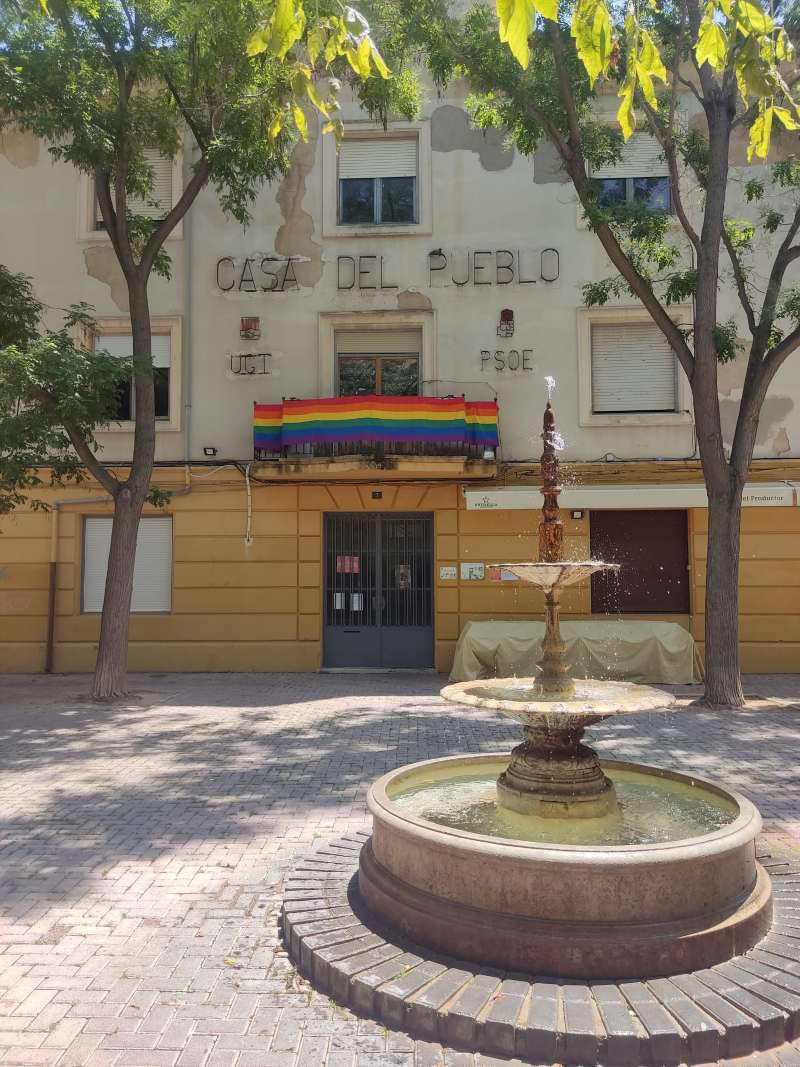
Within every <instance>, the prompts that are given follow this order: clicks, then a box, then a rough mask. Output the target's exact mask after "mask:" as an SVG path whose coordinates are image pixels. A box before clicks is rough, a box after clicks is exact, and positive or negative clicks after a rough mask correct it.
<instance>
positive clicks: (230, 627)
mask: <svg viewBox="0 0 800 1067" xmlns="http://www.w3.org/2000/svg"><path fill="white" fill-rule="evenodd" d="M195 473H196V474H198V475H203V476H202V477H197V478H195V479H194V480H193V482H192V490H191V492H190V493H189V494H187V495H179V496H174V497H173V498H172V500H171V501H170V504H169V508H168V513H169V514H171V515H172V516H173V590H172V612H171V613H170V614H165V615H134V616H133V617H132V619H131V627H130V638H131V640H130V655H129V665H130V668H131V669H132V670H155V671H162V670H163V671H166V670H186V671H203V670H208V671H240V670H241V671H274V670H316V669H318V668H319V667H320V666H321V662H322V646H321V639H322V634H321V616H322V569H323V568H322V551H323V544H322V534H323V516H324V514H325V513H326V512H329V511H331V512H332V511H409V512H414V511H420V512H431V513H433V515H434V530H435V546H436V547H435V554H436V558H435V576H436V585H435V605H434V606H435V636H436V658H435V662H436V666H437V668H438V669H439V670H442V671H447V670H449V667H450V664H451V661H452V656H453V651H454V649H455V644H456V641H457V639H458V635H459V633H460V631H461V628H462V627H463V626H464V624H465V623H466V622H468V621H469V620H470V619H481V618H484V619H490V618H493V619H498V618H499V619H502V618H509V619H515V618H530V617H531V616H534V617H536V616H540V615H541V611H542V597H541V593H540V592H539V591H538V590H535V589H531V588H527V587H525V586H522V585H519V584H517V583H505V582H503V583H500V582H495V581H492V580H491V579H490V578H489V577H488V574H487V576H486V577H485V578H484V579H483V580H482V581H466V580H462V579H461V578H460V575H459V577H458V578H457V579H456V580H450V579H442V578H440V576H439V574H440V570H439V569H440V567H442V566H447V565H449V566H455V567H458V565H459V564H460V563H461V562H478V563H484V564H490V563H503V562H511V561H515V560H517V561H518V560H525V559H530V558H535V553H536V551H537V537H536V529H537V525H538V521H539V516H538V514H537V513H532V512H524V511H466V510H465V508H464V503H463V497H462V494H461V491H460V487H459V486H458V485H456V484H452V483H451V484H441V483H439V484H436V483H429V484H410V483H409V484H397V483H387V482H385V481H384V482H381V483H375V484H341V485H335V484H329V485H321V484H308V485H262V484H258V483H254V484H253V488H252V532H253V544H252V545H250V546H249V547H248V546H246V545H245V543H244V535H245V527H246V514H247V513H246V493H245V487H244V483H243V481H242V479H241V476H240V475H239V474H238V473H237V472H236V471H232V470H224V471H220V472H219V473H217V474H214V475H212V476H211V477H207V476H205V475H206V472H205V471H199V470H198V471H196V472H195ZM182 479H183V472H182V470H179V469H174V470H171V471H166V472H162V471H159V481H160V483H161V484H163V485H164V486H165V487H171V488H174V489H180V488H181V486H182V484H183V482H182ZM376 490H379V491H380V492H381V493H382V498H381V499H379V500H373V499H372V493H373V492H374V491H376ZM77 495H80V496H85V495H87V490H86V489H85V488H83V487H81V488H80V491H78V490H74V489H73V490H69V491H66V490H64V491H59V492H57V493H52V494H50V497H51V499H56V498H58V499H60V500H62V501H65V500H67V499H68V498H70V497H75V496H77ZM90 514H91V515H98V514H110V506H109V505H108V504H107V503H106V502H104V498H103V494H101V493H99V492H98V493H97V503H96V504H89V505H77V506H69V505H67V506H65V507H63V508H62V510H61V513H60V515H59V517H58V531H59V537H58V592H57V598H56V612H57V614H56V627H55V658H54V669H55V670H56V671H89V670H91V669H92V668H93V665H94V657H95V654H96V647H97V639H98V635H99V625H100V620H99V616H97V615H84V614H81V610H80V605H81V551H82V545H81V540H82V530H83V522H82V520H83V517H84V516H85V515H90ZM53 521H54V520H53V516H52V514H48V513H32V512H28V511H25V512H20V513H18V514H16V515H13V516H11V517H8V518H5V519H3V520H2V522H0V530H2V533H0V670H2V671H39V670H41V669H42V668H43V666H44V660H45V642H46V635H47V583H48V560H49V551H50V533H51V528H52V525H51V524H52V523H53ZM706 521H707V518H706V512H705V511H704V510H695V511H692V512H690V568H691V574H690V589H691V597H692V611H693V615H692V616H691V617H690V616H649V617H650V618H654V617H656V618H669V619H672V620H673V621H676V622H679V623H680V624H682V625H684V626H686V627H687V628H691V630H692V632H693V634H694V636H695V638H696V639H697V641H698V642H699V643H700V647H701V651H702V639H703V624H704V616H703V593H704V587H703V582H704V566H705V536H706ZM564 522H565V534H566V537H565V550H566V555H567V556H568V557H571V558H581V557H583V558H585V557H586V555H587V554H588V547H589V513H588V512H584V514H583V518H581V519H577V520H576V519H572V518H569V517H568V516H567V515H565V516H564ZM740 595H741V633H742V660H743V667H744V669H745V670H747V671H753V672H757V671H792V670H800V508H748V509H745V511H744V517H743V533H742V573H741V594H740ZM562 603H563V613H564V615H565V616H572V617H582V616H583V617H585V616H587V615H589V614H590V612H591V605H590V596H589V584H588V582H587V583H583V584H581V585H578V586H575V587H574V588H571V589H568V590H566V591H565V593H564V596H563V602H562Z"/></svg>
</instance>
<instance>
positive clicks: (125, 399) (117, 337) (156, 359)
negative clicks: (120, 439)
mask: <svg viewBox="0 0 800 1067" xmlns="http://www.w3.org/2000/svg"><path fill="white" fill-rule="evenodd" d="M151 344H152V354H153V385H154V388H155V403H156V418H157V419H169V417H170V410H169V409H170V405H169V393H170V363H171V362H172V359H171V357H172V351H171V349H172V335H171V334H170V333H156V334H153V336H152V338H151ZM94 347H95V350H96V351H98V352H99V351H100V350H101V349H105V350H106V351H107V352H108V353H109V354H110V355H112V356H118V357H119V358H120V359H125V360H128V361H132V360H133V337H132V335H131V334H130V333H116V332H115V333H98V334H95V337H94ZM135 415H136V412H135V410H134V388H133V368H132V366H131V376H130V377H129V378H128V379H127V380H126V381H124V382H122V383H121V385H120V390H119V399H118V405H117V410H116V413H115V416H114V418H115V420H116V421H117V422H128V421H130V420H132V419H134V418H135Z"/></svg>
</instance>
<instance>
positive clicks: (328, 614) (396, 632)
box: [324, 514, 433, 667]
mask: <svg viewBox="0 0 800 1067" xmlns="http://www.w3.org/2000/svg"><path fill="white" fill-rule="evenodd" d="M324 613H325V619H324V625H325V636H324V642H325V644H324V662H325V666H326V667H431V666H432V665H433V523H432V519H431V516H430V515H364V514H356V515H351V514H345V515H326V516H325V607H324Z"/></svg>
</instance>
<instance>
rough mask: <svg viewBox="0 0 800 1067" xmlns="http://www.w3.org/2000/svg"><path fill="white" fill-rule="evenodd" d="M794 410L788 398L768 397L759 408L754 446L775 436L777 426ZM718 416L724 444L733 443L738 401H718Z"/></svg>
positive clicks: (790, 399) (762, 443) (763, 443)
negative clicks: (759, 414) (759, 415)
mask: <svg viewBox="0 0 800 1067" xmlns="http://www.w3.org/2000/svg"><path fill="white" fill-rule="evenodd" d="M793 410H794V401H793V400H792V398H791V397H790V396H770V397H767V399H766V400H765V401H764V403H763V405H762V407H761V417H760V418H759V420H758V430H757V432H756V444H757V445H765V444H766V443H767V441H769V440H770V438H771V437H772V436H773V435H774V434H775V432H776V431H777V429H778V427H779V425H780V424H781V423H783V422H784V420H785V419H786V416H787V415H788V414H789V412H791V411H793ZM719 414H720V419H721V421H722V439H723V440H724V441H725V443H726V444H730V443H731V442H732V441H733V434H734V431H735V430H736V419H737V417H738V415H739V401H738V400H720V402H719Z"/></svg>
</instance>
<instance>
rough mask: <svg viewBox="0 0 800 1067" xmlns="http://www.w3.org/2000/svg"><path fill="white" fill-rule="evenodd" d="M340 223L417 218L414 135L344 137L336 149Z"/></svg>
mask: <svg viewBox="0 0 800 1067" xmlns="http://www.w3.org/2000/svg"><path fill="white" fill-rule="evenodd" d="M338 221H339V223H341V224H365V225H397V224H406V223H415V222H416V221H417V139H416V137H398V138H385V137H374V138H373V137H370V138H353V139H351V140H345V141H344V142H343V144H342V146H341V149H340V151H339V210H338Z"/></svg>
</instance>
